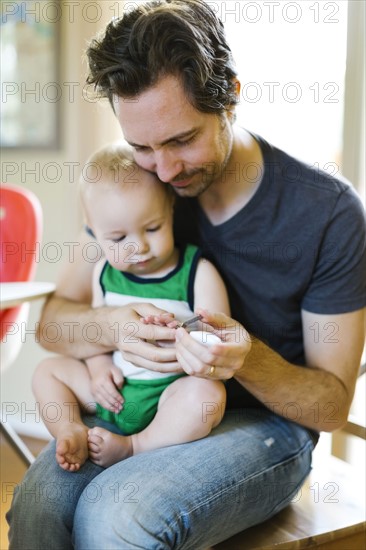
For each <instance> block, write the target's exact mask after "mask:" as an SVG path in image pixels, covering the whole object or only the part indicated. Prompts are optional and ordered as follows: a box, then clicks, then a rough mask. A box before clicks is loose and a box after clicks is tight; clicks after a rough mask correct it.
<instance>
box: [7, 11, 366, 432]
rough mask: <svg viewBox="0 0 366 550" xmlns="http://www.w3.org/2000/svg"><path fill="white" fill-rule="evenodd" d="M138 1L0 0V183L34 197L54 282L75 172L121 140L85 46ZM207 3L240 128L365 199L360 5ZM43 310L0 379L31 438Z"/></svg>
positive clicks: (68, 228)
mask: <svg viewBox="0 0 366 550" xmlns="http://www.w3.org/2000/svg"><path fill="white" fill-rule="evenodd" d="M137 3H138V2H136V1H135V2H130V1H125V2H122V1H120V2H117V1H106V0H103V1H93V2H89V1H81V2H73V1H61V0H59V1H50V2H48V1H47V0H44V1H22V2H8V1H2V2H1V18H2V19H1V31H2V33H1V35H2V38H1V40H2V42H1V56H2V59H1V64H2V68H3V69H2V86H1V94H2V96H1V108H2V113H1V139H2V154H1V170H2V175H1V178H2V182H8V183H14V184H17V185H20V186H24V187H25V188H28V189H30V190H32V191H34V192H35V193H36V195H37V196H38V197H39V199H40V201H41V203H42V208H43V214H44V232H43V240H42V243H41V244H40V247H39V249H37V250H36V254H37V264H38V266H37V274H36V280H39V281H52V282H56V281H57V278H58V275H59V273H60V270H61V268H62V265H63V263H64V262H67V261H72V251H73V249H74V248H73V247H76V246H78V243H77V238H78V232H79V231H80V229H81V227H82V223H83V220H82V219H81V214H80V209H79V205H78V199H77V181H78V177H79V174H80V171H81V168H82V166H83V164H84V163H85V161H86V159H87V158H88V157H89V155H90V154H91V152H93V151H94V150H95V149H96V148H97V147H99V146H101V145H102V144H104V143H106V142H107V141H112V140H114V139H116V138H119V137H121V131H120V129H119V127H118V125H117V123H116V121H115V119H114V116H113V114H112V111H111V108H110V107H109V105H108V104H107V102H106V101H105V100H102V101H101V100H96V99H95V98H94V97H92V96H90V94H89V92H88V90H87V88H86V86H85V78H86V74H87V66H86V62H85V58H84V51H85V49H86V47H87V44H88V41H89V40H90V39H91V38H92V37H94V36H95V35H96V34H97V33H98V32H100V31H102V30H103V29H104V27H105V25H106V23H107V22H108V21H109V20H110V19H111V18H112V17H119V16H121V15H122V14H123V12H124V11H126V10H129V9H131V7H133V6H134V5H136V4H137ZM208 3H209V4H210V5H211V6H212V7H213V8H214V9H215V11H217V13H218V15H219V16H220V17H221V19H222V21H223V22H224V24H225V27H226V30H227V35H228V40H229V43H230V44H231V46H232V50H233V53H234V57H235V59H236V63H237V67H238V71H239V78H240V80H241V83H242V89H241V100H240V105H239V106H238V110H237V118H238V121H239V123H240V124H241V125H243V126H245V127H246V128H247V129H249V130H251V131H253V132H256V133H258V134H261V135H262V136H263V137H264V138H265V139H267V140H268V141H270V142H272V143H273V144H274V145H276V146H278V147H280V148H282V149H285V150H286V151H287V152H289V153H290V154H292V155H294V156H296V157H298V158H300V159H303V160H305V161H306V162H308V163H309V164H310V165H313V166H315V167H317V168H319V169H322V170H325V171H327V172H329V173H331V174H334V175H337V174H340V173H342V174H344V175H345V176H346V177H347V178H349V179H350V181H352V183H353V185H354V186H355V188H356V189H357V191H358V192H359V194H360V196H361V197H362V199H363V200H365V171H364V170H365V158H364V152H365V127H364V120H365V116H364V105H365V104H364V95H365V94H364V91H365V78H364V74H365V69H364V68H365V60H364V55H365V53H364V52H365V49H364V26H365V23H364V6H365V4H364V2H362V1H359V0H349V1H347V0H338V1H331V2H327V1H314V0H312V1H307V0H301V1H300V0H298V1H297V2H296V1H294V2H288V1H285V0H279V1H250V2H249V1H248V2H247V1H240V2H239V1H231V0H228V1H226V2H225V1H219V0H215V1H209V2H208ZM70 284H72V281H70ZM40 308H41V303H39V302H35V303H33V304H32V305H31V313H30V317H29V320H28V324H27V326H26V327H25V326H24V327H21V330H22V331H23V334H22V339H23V347H22V350H21V353H20V355H19V356H18V359H17V360H16V363H15V364H13V365H12V367H11V369H9V370H7V371H6V372H4V373H2V374H1V382H2V383H1V400H2V407H3V408H2V412H3V414H4V411H5V412H7V411H9V410H10V409H11V411H12V412H11V416H9V415H8V418H7V420H8V421H11V423H12V424H13V426H14V427H15V428H16V429H17V431H18V432H19V433H21V434H25V435H31V436H33V437H47V432H46V430H45V428H44V427H43V425H42V423H41V421H40V419H39V415H38V413H37V412H36V407H35V401H34V398H33V396H32V393H31V377H32V373H33V370H34V368H35V366H36V365H37V363H38V362H39V361H40V359H41V358H43V357H45V356H47V355H49V353H48V352H46V351H44V350H42V349H41V348H40V347H39V345H38V344H37V343H36V342H35V339H34V331H35V328H36V323H37V321H38V318H39V314H40ZM9 404H10V408H9Z"/></svg>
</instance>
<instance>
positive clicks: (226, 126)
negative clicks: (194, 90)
mask: <svg viewBox="0 0 366 550" xmlns="http://www.w3.org/2000/svg"><path fill="white" fill-rule="evenodd" d="M114 108H115V112H116V116H117V118H118V121H119V123H120V125H121V128H122V131H123V134H124V137H125V139H126V141H127V142H128V143H130V145H132V147H133V149H134V158H135V160H136V162H137V163H138V164H139V165H140V166H141V167H142V168H144V169H145V170H148V171H150V172H153V173H155V174H157V176H158V177H159V179H160V180H162V181H164V182H166V183H169V184H170V185H172V186H173V187H174V189H175V191H176V193H177V194H178V195H180V196H182V197H195V196H197V195H200V194H201V193H202V192H203V191H205V190H206V189H207V188H208V187H209V186H210V185H211V184H212V183H214V182H215V181H217V180H218V179H219V177H220V174H221V173H222V171H223V170H224V169H225V166H226V164H227V162H228V159H229V157H230V154H231V149H232V139H233V138H232V127H231V122H230V119H229V116H228V115H227V114H226V113H225V114H223V115H222V116H221V117H219V116H217V115H214V114H207V113H201V112H200V111H197V109H195V108H194V107H193V106H192V105H191V103H190V102H189V101H188V99H187V98H186V94H185V92H184V89H183V87H182V85H181V83H180V81H179V79H177V78H176V77H174V76H166V77H164V78H162V79H161V80H160V81H159V82H158V84H157V85H155V86H154V87H152V88H149V89H148V90H147V91H146V92H143V93H142V94H140V95H139V96H137V97H135V98H133V99H123V98H121V97H115V98H114Z"/></svg>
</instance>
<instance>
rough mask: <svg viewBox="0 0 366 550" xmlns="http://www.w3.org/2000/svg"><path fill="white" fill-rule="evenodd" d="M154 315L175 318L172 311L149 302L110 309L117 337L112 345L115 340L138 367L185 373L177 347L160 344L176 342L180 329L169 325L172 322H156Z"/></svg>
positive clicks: (111, 335)
mask: <svg viewBox="0 0 366 550" xmlns="http://www.w3.org/2000/svg"><path fill="white" fill-rule="evenodd" d="M154 318H156V319H158V318H159V319H162V318H166V320H168V319H170V321H173V319H174V317H173V316H172V315H171V314H169V313H168V312H166V311H164V310H162V309H159V308H157V307H155V306H153V305H152V304H148V303H133V304H129V305H128V306H123V307H120V308H115V307H114V308H109V311H108V321H109V328H110V337H112V338H113V341H111V342H110V344H111V345H112V343H114V346H115V347H116V349H119V350H120V351H121V353H122V356H123V358H124V359H125V360H126V361H130V362H131V363H133V364H134V365H136V366H137V367H143V368H146V369H149V370H152V371H157V372H166V373H172V374H173V373H178V372H182V367H181V366H180V365H179V364H178V362H177V358H176V353H175V347H161V346H159V344H158V341H171V342H172V343H174V342H175V335H176V330H175V329H174V328H172V327H170V326H165V325H167V324H168V325H170V322H168V323H162V322H160V323H159V322H156V323H152V322H151V320H152V319H154ZM146 320H148V321H146ZM155 342H156V343H155Z"/></svg>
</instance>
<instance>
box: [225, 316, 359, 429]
mask: <svg viewBox="0 0 366 550" xmlns="http://www.w3.org/2000/svg"><path fill="white" fill-rule="evenodd" d="M302 318H303V333H304V347H305V357H306V363H307V367H299V366H296V365H292V364H290V363H288V362H287V361H285V360H284V359H283V358H282V357H281V356H280V355H278V354H277V353H276V352H274V351H273V350H271V349H270V348H269V347H268V346H266V345H265V344H264V343H263V342H261V341H260V340H254V341H253V342H252V347H251V350H250V352H249V353H248V355H247V356H246V358H245V362H244V364H243V367H242V368H241V369H240V370H239V371H238V372H237V373H236V375H235V377H236V379H237V380H238V381H239V382H240V383H241V384H242V385H243V386H244V387H245V388H246V389H247V390H249V391H250V392H251V393H252V394H253V395H255V396H256V397H257V398H258V399H259V400H260V401H262V402H263V403H264V404H265V405H266V406H267V407H268V408H270V409H271V410H273V411H274V412H276V413H277V414H279V415H281V416H284V417H286V418H288V419H289V420H293V421H295V422H297V423H299V424H301V425H303V426H307V427H308V428H312V429H314V430H317V431H327V432H331V431H333V430H336V429H338V428H340V427H342V426H343V425H344V423H345V422H346V420H347V416H348V413H349V408H350V406H351V402H352V398H353V394H354V389H355V384H356V380H357V376H358V371H359V367H360V362H361V356H362V350H363V345H364V338H365V310H359V311H355V312H352V313H345V314H341V315H318V314H313V313H309V312H307V311H303V312H302Z"/></svg>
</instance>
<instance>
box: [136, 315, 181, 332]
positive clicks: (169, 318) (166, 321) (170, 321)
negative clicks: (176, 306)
mask: <svg viewBox="0 0 366 550" xmlns="http://www.w3.org/2000/svg"><path fill="white" fill-rule="evenodd" d="M141 322H142V323H144V324H145V325H158V326H159V327H169V328H176V327H178V326H179V325H180V323H179V321H176V320H175V319H174V314H173V313H161V314H160V315H147V316H146V317H141Z"/></svg>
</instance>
